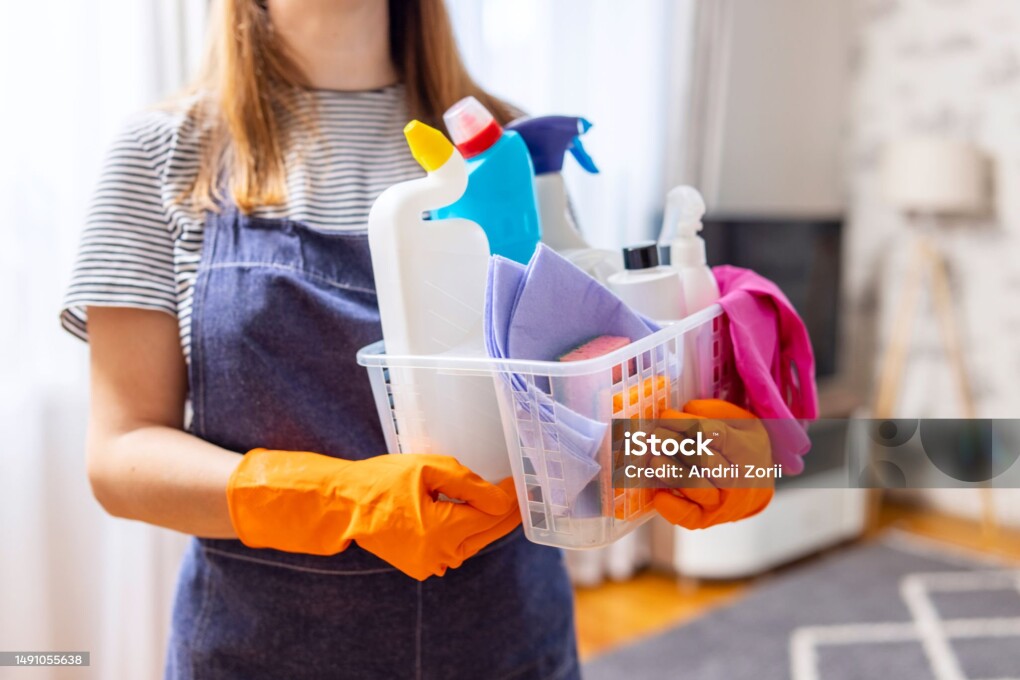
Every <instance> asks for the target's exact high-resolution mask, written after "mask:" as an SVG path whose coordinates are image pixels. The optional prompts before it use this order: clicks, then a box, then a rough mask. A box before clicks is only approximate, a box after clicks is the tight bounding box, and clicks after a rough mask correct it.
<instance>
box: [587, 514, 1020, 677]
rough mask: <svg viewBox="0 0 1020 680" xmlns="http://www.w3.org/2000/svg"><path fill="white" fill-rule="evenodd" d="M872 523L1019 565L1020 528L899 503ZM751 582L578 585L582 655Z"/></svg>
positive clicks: (734, 593)
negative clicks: (994, 526)
mask: <svg viewBox="0 0 1020 680" xmlns="http://www.w3.org/2000/svg"><path fill="white" fill-rule="evenodd" d="M877 525H878V528H879V530H882V529H886V528H896V529H900V530H903V531H907V532H910V533H913V534H916V535H919V536H924V537H926V538H930V539H932V540H935V541H941V542H945V543H947V544H950V545H953V546H956V547H960V548H965V549H971V550H976V551H981V552H985V553H988V554H994V555H998V556H1000V557H1004V558H1007V559H1010V560H1016V561H1017V562H1018V563H1020V531H1016V530H1000V531H999V533H998V534H997V535H995V536H988V535H987V534H983V533H982V531H981V529H980V527H979V526H978V523H977V522H973V521H969V520H965V519H959V518H956V517H950V516H947V515H941V514H938V513H935V512H933V511H930V510H921V509H916V508H909V507H903V506H885V507H883V508H882V511H881V516H880V518H879V520H878V522H877ZM862 540H869V538H867V537H866V538H864V539H862ZM752 585H753V580H744V581H728V582H701V583H699V584H692V583H685V582H683V581H682V580H679V579H677V578H676V577H674V576H666V575H663V574H656V573H651V572H645V573H642V574H639V575H638V576H637V577H636V578H634V579H632V580H630V581H626V582H623V583H607V584H604V585H601V586H598V587H597V588H581V589H578V590H577V597H576V599H577V617H576V618H577V636H578V647H579V650H580V654H581V657H582V658H588V657H591V656H593V655H595V654H599V653H602V652H605V651H608V650H610V649H612V648H613V647H616V646H619V645H622V644H625V643H627V642H631V641H634V640H636V639H638V638H641V637H644V636H646V635H650V634H653V633H656V632H659V631H661V630H665V629H667V628H671V627H673V626H675V625H677V624H679V623H682V622H684V621H688V620H690V619H693V618H696V617H698V616H701V615H702V614H704V613H705V612H708V611H710V610H711V609H712V608H714V607H718V606H720V605H722V604H726V603H728V602H731V601H733V600H735V599H737V598H739V597H740V596H741V595H742V594H743V593H744V592H745V591H746V590H747V589H748V588H750V587H751V586H752Z"/></svg>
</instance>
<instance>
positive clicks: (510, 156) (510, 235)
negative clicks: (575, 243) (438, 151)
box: [432, 97, 542, 264]
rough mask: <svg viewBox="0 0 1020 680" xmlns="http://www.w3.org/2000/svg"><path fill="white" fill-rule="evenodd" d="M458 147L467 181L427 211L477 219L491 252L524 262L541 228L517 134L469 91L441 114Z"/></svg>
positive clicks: (522, 145) (528, 165)
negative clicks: (453, 196) (449, 200)
mask: <svg viewBox="0 0 1020 680" xmlns="http://www.w3.org/2000/svg"><path fill="white" fill-rule="evenodd" d="M443 120H444V122H445V123H446V128H447V130H448V131H449V133H450V137H451V139H453V142H454V144H456V146H457V149H458V150H459V151H460V152H461V154H462V155H463V156H464V158H465V159H466V160H467V165H468V187H467V191H465V192H464V195H463V196H462V197H461V198H460V199H459V200H458V201H457V202H455V203H453V204H451V205H449V206H447V207H445V208H440V209H438V210H434V211H433V212H432V216H433V217H435V218H437V219H445V218H450V217H461V218H464V219H468V220H471V221H472V222H475V223H477V224H479V225H480V226H481V227H482V229H484V230H485V235H486V236H487V237H488V239H489V250H490V252H491V253H492V254H493V255H502V256H503V257H506V258H509V259H511V260H515V261H517V262H520V263H522V264H527V263H528V261H529V260H530V259H531V255H532V254H533V253H534V252H535V249H536V248H537V247H538V243H539V240H540V239H541V236H542V233H541V228H540V226H539V224H540V223H539V219H538V206H537V204H536V201H535V185H534V174H535V173H534V170H533V168H532V164H531V156H530V155H529V154H528V147H527V146H526V145H525V143H524V140H523V139H522V138H521V136H520V135H519V134H517V133H516V132H513V131H504V130H503V128H502V127H501V126H500V124H499V123H498V122H496V119H495V118H493V116H492V114H491V113H490V112H489V110H488V109H486V108H485V107H484V106H482V104H481V103H480V102H479V101H478V100H477V99H475V98H474V97H466V98H465V99H462V100H460V101H459V102H457V103H456V104H454V105H453V106H451V107H450V109H449V110H448V111H447V112H446V113H445V114H443Z"/></svg>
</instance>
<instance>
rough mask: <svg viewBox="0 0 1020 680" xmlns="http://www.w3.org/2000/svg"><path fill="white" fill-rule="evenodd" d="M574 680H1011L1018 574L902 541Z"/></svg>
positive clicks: (835, 563) (782, 584)
mask: <svg viewBox="0 0 1020 680" xmlns="http://www.w3.org/2000/svg"><path fill="white" fill-rule="evenodd" d="M584 677H585V680H619V679H621V678H622V679H624V680H642V679H644V678H649V679H652V678H654V679H655V680H665V679H667V678H669V679H672V678H678V679H686V678H690V679H691V680H744V679H745V678H746V679H747V680H751V679H754V680H773V679H774V680H791V679H792V680H875V679H881V680H887V679H895V680H962V679H966V680H989V679H992V678H994V679H996V680H1002V679H1005V678H1020V571H1018V570H1016V567H1015V566H1012V567H1010V566H1008V565H1002V564H1000V563H995V562H993V561H991V560H988V561H985V560H982V559H981V558H980V557H977V556H975V555H972V554H963V553H959V552H954V551H951V550H948V549H945V548H942V547H941V546H937V545H936V544H933V543H930V542H927V541H922V540H921V539H916V538H912V537H909V536H906V535H902V534H890V535H889V536H888V537H886V538H885V539H883V540H882V541H879V542H876V543H870V544H864V545H859V546H854V547H850V548H846V549H843V550H839V551H837V552H834V553H831V554H829V555H827V556H824V557H822V558H820V559H818V560H815V561H812V562H809V563H807V564H804V565H802V566H799V567H795V568H793V569H790V570H789V571H785V572H783V573H782V574H780V575H779V576H776V577H774V578H772V579H771V580H768V581H766V582H764V583H762V584H761V585H760V586H757V587H755V588H754V589H753V590H752V591H751V592H750V593H749V594H748V595H747V596H746V597H744V598H742V599H740V600H739V601H737V602H735V603H733V604H731V605H727V606H726V607H723V608H720V609H716V610H714V611H712V612H710V613H709V614H707V615H705V616H704V617H702V618H700V619H698V620H696V621H693V622H691V623H689V624H686V625H683V626H680V627H678V628H674V629H671V630H669V631H666V632H665V633H662V634H660V635H657V636H655V637H653V638H648V639H645V640H642V641H641V642H639V643H637V644H634V645H631V646H628V647H625V648H622V649H618V650H614V651H612V652H609V653H607V654H604V655H602V656H599V657H596V658H595V659H593V660H592V661H590V662H589V663H587V664H586V665H585V668H584Z"/></svg>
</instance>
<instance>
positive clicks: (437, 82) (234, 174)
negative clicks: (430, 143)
mask: <svg viewBox="0 0 1020 680" xmlns="http://www.w3.org/2000/svg"><path fill="white" fill-rule="evenodd" d="M388 2H389V17H390V35H389V40H390V54H391V57H392V59H393V63H394V66H395V67H396V69H397V72H398V73H399V75H400V79H401V81H402V82H403V84H404V89H405V95H406V99H407V105H408V109H409V115H410V116H411V117H412V118H418V119H419V120H423V121H425V122H427V123H429V124H431V125H434V126H438V125H440V124H441V121H442V114H443V111H445V110H446V109H447V108H449V107H450V105H452V104H453V103H454V102H456V101H457V100H459V99H461V98H463V97H466V96H468V95H473V96H475V97H476V98H478V100H479V101H481V102H482V103H483V104H484V105H485V106H486V107H488V108H489V110H490V111H492V112H493V115H495V117H496V119H497V120H499V121H500V122H502V123H507V122H509V120H510V118H511V114H510V110H509V109H508V108H507V106H506V105H505V104H504V103H503V102H501V101H499V100H498V99H496V98H494V97H492V96H491V95H489V94H487V93H486V92H485V91H483V90H482V89H481V88H480V87H478V85H477V84H476V83H475V82H474V80H472V79H471V76H470V75H469V74H468V72H467V69H466V68H465V67H464V64H463V62H462V61H461V58H460V54H459V53H458V51H457V45H456V41H455V39H454V36H453V29H452V27H451V25H450V20H449V17H448V15H447V13H446V6H445V5H444V2H443V0H388ZM211 18H212V22H211V26H210V35H209V46H208V49H207V52H206V56H205V60H204V62H203V65H202V69H201V71H200V73H199V76H198V78H197V79H196V81H195V82H194V83H193V84H192V86H191V87H190V88H189V89H188V92H189V93H190V94H191V95H192V96H193V97H194V98H193V101H194V104H193V110H192V115H193V116H194V117H195V119H196V122H197V124H198V125H199V126H200V129H201V131H202V135H203V144H202V151H201V155H200V159H199V168H198V173H197V176H196V178H195V181H194V183H193V185H192V186H191V188H190V190H189V191H188V192H187V195H186V196H185V199H186V200H189V201H191V202H192V203H193V204H195V205H197V206H199V207H202V208H206V209H213V210H215V209H217V206H218V205H219V204H220V203H221V202H222V201H223V200H224V199H225V198H226V196H224V195H223V193H224V190H225V189H226V190H227V191H228V192H229V197H230V198H231V199H232V200H233V202H234V203H235V204H236V205H237V206H238V208H239V209H240V210H241V211H243V212H245V213H249V212H251V211H252V210H254V209H255V208H257V207H259V206H265V205H280V204H281V203H283V202H284V201H285V200H286V197H287V171H286V163H285V160H286V153H287V150H288V148H289V146H290V144H291V143H292V141H293V140H292V135H294V134H295V132H307V131H310V130H312V129H313V124H312V122H311V121H310V120H308V119H307V117H303V116H302V112H303V111H308V110H309V109H308V107H307V106H302V105H301V104H302V100H304V103H305V104H307V103H309V102H310V101H311V99H310V98H309V94H308V91H307V89H306V86H307V82H306V79H305V77H304V74H302V73H301V69H299V68H298V66H297V64H296V63H295V62H294V60H293V59H292V58H291V57H290V56H289V55H288V54H287V52H286V50H285V49H284V46H283V45H282V44H281V42H280V40H279V39H278V37H277V36H276V35H275V34H274V32H273V28H272V25H271V23H270V19H269V13H268V10H267V9H266V5H265V1H264V0H215V2H214V3H213V6H212V8H211ZM289 120H294V121H296V122H297V123H298V125H297V129H294V126H290V125H285V121H289Z"/></svg>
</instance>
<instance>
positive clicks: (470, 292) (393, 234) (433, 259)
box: [368, 121, 489, 354]
mask: <svg viewBox="0 0 1020 680" xmlns="http://www.w3.org/2000/svg"><path fill="white" fill-rule="evenodd" d="M404 135H405V136H406V137H407V143H408V145H409V146H410V147H411V153H412V154H413V155H414V157H415V159H417V160H418V162H419V163H421V166H422V167H423V168H425V170H426V172H428V175H427V176H425V177H423V178H421V179H416V180H411V181H409V182H401V183H400V184H396V185H394V186H392V187H390V188H389V189H387V190H386V191H384V192H383V193H382V195H380V196H379V198H378V199H376V201H375V203H374V204H373V205H372V209H371V211H370V212H369V215H368V245H369V247H370V248H371V250H372V268H373V271H374V273H375V286H376V294H377V296H378V298H379V313H380V316H381V318H382V327H383V338H385V340H386V352H387V353H388V354H436V353H438V352H444V351H446V350H448V349H451V348H452V347H456V346H457V345H460V344H462V343H464V342H466V341H468V340H469V339H471V338H470V337H469V336H470V335H471V334H472V333H475V332H477V334H478V339H479V341H481V319H482V308H483V305H484V301H485V297H484V292H485V279H486V272H487V271H488V266H489V242H488V239H487V238H486V237H485V232H484V231H483V230H482V228H481V227H480V226H478V225H477V224H475V223H474V222H471V221H469V220H464V219H457V218H451V219H443V220H424V219H422V214H423V213H424V212H426V211H429V210H433V209H436V208H441V207H444V206H446V205H449V204H450V203H453V202H454V201H456V200H457V199H458V198H460V197H461V195H463V193H464V190H465V189H466V188H467V166H466V164H465V162H464V158H463V157H462V156H461V155H460V152H458V151H457V149H456V148H454V146H453V144H451V143H450V141H449V140H447V139H446V137H445V136H443V133H441V132H440V131H439V130H436V129H435V128H431V127H429V126H428V125H425V124H424V123H421V122H419V121H412V122H410V123H408V125H407V127H406V128H404Z"/></svg>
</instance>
